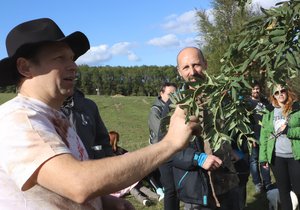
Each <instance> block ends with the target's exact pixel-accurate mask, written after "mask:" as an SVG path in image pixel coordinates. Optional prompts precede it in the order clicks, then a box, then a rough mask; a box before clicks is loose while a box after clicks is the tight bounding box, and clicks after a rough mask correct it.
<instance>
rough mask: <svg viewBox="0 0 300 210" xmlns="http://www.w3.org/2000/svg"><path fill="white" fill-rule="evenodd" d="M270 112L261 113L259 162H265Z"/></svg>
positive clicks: (269, 133)
mask: <svg viewBox="0 0 300 210" xmlns="http://www.w3.org/2000/svg"><path fill="white" fill-rule="evenodd" d="M270 114H271V113H270V112H267V113H266V114H264V115H263V119H262V126H261V130H260V139H259V162H261V163H263V164H264V163H267V160H268V159H267V145H268V139H269V137H270V135H271V132H270V129H269V127H270V125H269V123H272V122H271V121H270V120H269V118H270Z"/></svg>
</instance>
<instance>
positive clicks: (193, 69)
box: [190, 66, 197, 76]
mask: <svg viewBox="0 0 300 210" xmlns="http://www.w3.org/2000/svg"><path fill="white" fill-rule="evenodd" d="M195 74H197V71H196V69H195V68H194V67H193V66H190V75H191V76H194V75H195Z"/></svg>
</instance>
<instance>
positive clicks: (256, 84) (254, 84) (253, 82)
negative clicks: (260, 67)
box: [251, 80, 261, 88]
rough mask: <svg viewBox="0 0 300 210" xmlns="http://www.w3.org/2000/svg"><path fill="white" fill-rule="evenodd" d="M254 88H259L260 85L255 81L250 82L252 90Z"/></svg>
mask: <svg viewBox="0 0 300 210" xmlns="http://www.w3.org/2000/svg"><path fill="white" fill-rule="evenodd" d="M255 86H258V87H260V88H261V86H260V83H259V82H258V81H257V80H252V81H251V87H252V88H254V87H255Z"/></svg>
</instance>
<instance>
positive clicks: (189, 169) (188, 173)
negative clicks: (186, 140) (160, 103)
mask: <svg viewBox="0 0 300 210" xmlns="http://www.w3.org/2000/svg"><path fill="white" fill-rule="evenodd" d="M177 63H178V66H177V69H178V73H179V75H180V76H181V77H182V78H183V80H185V81H189V80H193V78H195V77H200V78H201V77H204V73H203V71H204V70H205V69H206V66H207V65H206V61H205V59H204V57H203V55H202V52H201V51H200V49H198V48H195V47H188V48H184V49H183V50H181V51H180V53H179V54H178V56H177ZM168 113H169V104H168V103H167V104H166V106H165V108H164V109H163V113H162V118H164V117H165V116H167V115H168ZM159 130H160V132H162V133H160V134H159V139H161V138H162V137H163V136H164V134H165V133H164V132H163V131H165V129H159ZM204 146H205V145H204V141H203V140H202V138H201V137H200V136H198V137H196V138H195V140H194V141H191V142H190V144H189V147H188V148H186V149H184V150H183V151H182V152H178V153H176V154H175V155H174V156H173V157H172V158H171V159H170V160H169V161H168V162H166V163H165V164H163V165H162V166H160V167H159V170H160V172H161V174H162V178H164V179H162V183H163V185H164V187H165V199H166V198H168V195H171V196H172V197H171V199H173V200H175V201H176V199H177V198H178V199H180V200H181V201H183V202H184V203H185V207H184V208H185V210H192V209H195V210H196V209H197V210H200V209H201V210H204V209H205V210H209V209H215V207H216V205H215V202H214V200H213V196H212V192H211V187H210V184H209V176H208V171H212V170H216V169H217V168H219V167H220V166H221V164H222V160H221V159H220V158H218V157H217V156H215V155H213V154H206V153H205V152H204ZM168 192H169V193H168ZM169 199H170V198H169ZM165 204H166V203H165ZM165 209H173V210H176V209H178V208H177V206H176V205H174V203H173V208H169V207H168V206H166V205H165Z"/></svg>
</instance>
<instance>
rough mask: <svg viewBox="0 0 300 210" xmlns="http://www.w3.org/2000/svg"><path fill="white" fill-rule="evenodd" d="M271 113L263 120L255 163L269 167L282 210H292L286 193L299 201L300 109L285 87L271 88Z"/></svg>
mask: <svg viewBox="0 0 300 210" xmlns="http://www.w3.org/2000/svg"><path fill="white" fill-rule="evenodd" d="M272 93H273V94H272V96H271V97H270V101H271V102H272V104H273V106H274V107H273V108H272V110H269V111H267V113H266V114H264V116H263V120H262V129H261V139H260V144H261V145H260V152H259V160H260V162H261V164H263V166H264V167H269V165H270V166H271V169H272V171H273V174H274V177H275V179H276V183H277V187H278V190H279V195H280V200H281V206H282V209H285V210H289V209H292V201H291V198H290V191H291V190H293V191H294V192H295V194H296V195H297V197H298V200H299V198H300V196H299V195H300V182H299V181H298V179H299V177H300V106H299V102H297V101H296V100H297V98H296V95H295V94H294V93H293V92H292V91H291V90H290V89H288V87H287V86H284V85H279V84H276V85H274V88H273V92H272Z"/></svg>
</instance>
